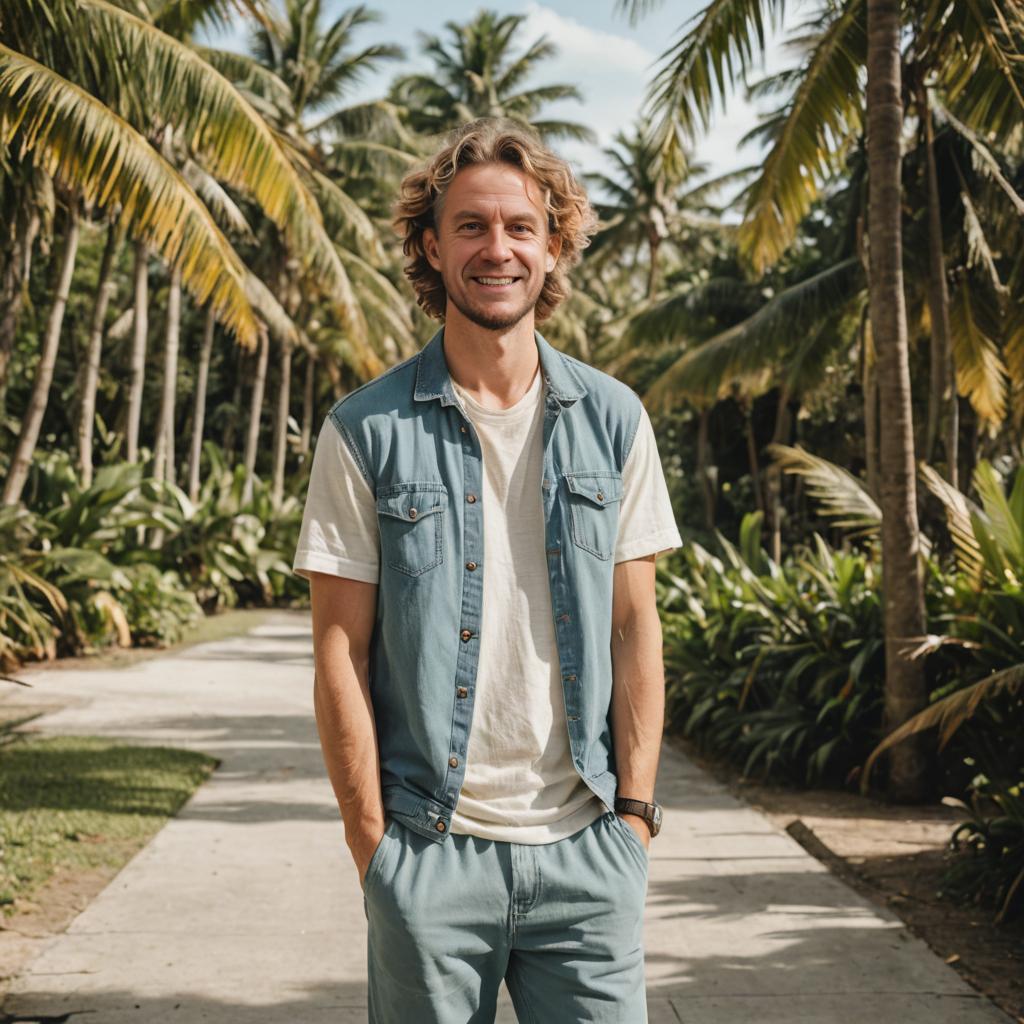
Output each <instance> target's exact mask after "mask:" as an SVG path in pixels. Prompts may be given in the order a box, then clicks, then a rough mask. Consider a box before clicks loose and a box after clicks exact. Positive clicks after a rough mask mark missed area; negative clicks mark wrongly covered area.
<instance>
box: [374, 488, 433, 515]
mask: <svg viewBox="0 0 1024 1024" xmlns="http://www.w3.org/2000/svg"><path fill="white" fill-rule="evenodd" d="M447 507H448V489H447V488H446V487H445V485H444V484H435V483H408V484H389V485H388V486H387V487H381V488H379V489H378V490H377V512H378V513H380V514H381V515H385V516H392V517H394V518H395V519H404V520H406V521H407V522H408V521H410V520H416V519H419V518H421V517H422V516H428V515H433V513H435V512H442V511H444V509H446V508H447Z"/></svg>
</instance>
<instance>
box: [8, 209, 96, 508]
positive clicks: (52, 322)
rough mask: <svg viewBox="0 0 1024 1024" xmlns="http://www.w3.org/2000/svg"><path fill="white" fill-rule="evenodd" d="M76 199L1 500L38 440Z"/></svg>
mask: <svg viewBox="0 0 1024 1024" xmlns="http://www.w3.org/2000/svg"><path fill="white" fill-rule="evenodd" d="M78 229H79V223H78V200H77V198H75V199H71V200H70V201H69V203H68V221H67V229H66V233H65V235H64V248H63V250H62V251H61V256H60V270H59V272H58V279H57V291H56V294H55V296H54V300H53V305H52V306H51V307H50V316H49V318H48V319H47V321H46V330H45V332H44V334H43V347H42V352H41V353H40V355H39V365H38V366H37V367H36V379H35V381H34V383H33V385H32V395H31V397H30V398H29V403H28V409H27V410H26V412H25V416H24V418H23V419H22V421H21V433H20V434H19V436H18V445H17V447H16V448H15V451H14V457H13V458H12V459H11V467H10V471H9V472H8V474H7V481H6V484H5V486H4V493H3V498H2V500H0V503H2V504H4V505H16V504H17V503H18V501H20V499H21V492H22V491H23V490H24V488H25V481H26V480H27V479H28V470H29V466H31V464H32V455H33V453H34V452H35V450H36V443H37V442H38V440H39V431H40V428H41V427H42V425H43V416H44V414H45V413H46V403H47V399H48V398H49V394H50V383H51V381H52V380H53V368H54V366H55V364H56V362H57V349H58V347H59V345H60V329H61V325H62V324H63V322H64V310H65V309H66V308H67V304H68V295H69V294H70V292H71V277H72V275H73V273H74V270H75V256H76V255H77V253H78Z"/></svg>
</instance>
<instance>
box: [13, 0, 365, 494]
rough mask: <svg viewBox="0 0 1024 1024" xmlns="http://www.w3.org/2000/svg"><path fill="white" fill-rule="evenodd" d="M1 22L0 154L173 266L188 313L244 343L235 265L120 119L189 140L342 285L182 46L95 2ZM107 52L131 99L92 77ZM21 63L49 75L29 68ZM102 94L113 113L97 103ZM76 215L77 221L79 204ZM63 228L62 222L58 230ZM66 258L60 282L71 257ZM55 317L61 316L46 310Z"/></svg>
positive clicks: (341, 275)
mask: <svg viewBox="0 0 1024 1024" xmlns="http://www.w3.org/2000/svg"><path fill="white" fill-rule="evenodd" d="M0 15H2V17H3V19H4V26H5V43H4V44H0V125H2V129H0V144H2V145H4V146H9V145H11V144H12V143H17V144H18V145H19V146H20V148H21V151H22V152H27V153H29V154H32V159H33V160H34V161H35V162H36V163H37V164H38V165H39V166H40V167H41V169H43V170H45V171H46V172H47V173H49V174H52V175H54V176H55V177H56V178H57V180H58V181H61V182H63V183H64V184H65V185H66V186H67V187H69V188H71V189H73V190H74V192H75V194H76V196H80V198H81V201H82V202H85V203H95V204H100V205H103V206H105V207H108V208H110V209H118V210H119V212H120V216H121V217H122V218H123V219H124V221H125V223H126V224H127V225H128V226H129V230H130V232H131V233H132V234H133V235H134V236H135V237H136V238H137V239H138V240H140V241H143V242H146V243H148V244H150V245H152V246H154V248H155V249H156V250H157V251H159V252H160V253H161V254H162V255H164V256H165V258H167V259H168V261H169V262H171V263H172V264H174V265H177V266H179V267H180V268H181V271H182V278H183V282H184V284H185V285H186V286H187V287H188V288H190V289H191V290H192V291H193V293H194V294H195V295H196V296H197V297H198V298H199V299H200V301H205V300H206V299H207V297H209V298H210V299H211V301H212V304H213V308H214V309H215V310H216V311H217V314H218V316H219V317H221V318H222V319H223V320H224V322H225V323H226V324H227V325H228V326H229V327H230V328H231V329H232V330H233V331H234V332H235V333H236V334H238V336H239V337H240V338H241V339H242V340H244V341H248V340H249V339H252V338H254V337H255V317H254V314H253V311H252V308H251V306H250V303H249V302H248V300H247V298H246V296H245V292H244V277H245V275H244V271H243V269H242V268H241V265H240V263H239V261H238V258H237V255H236V254H235V253H234V251H233V250H232V248H231V247H230V245H228V243H227V241H226V239H224V237H223V235H221V233H220V232H219V231H218V230H217V228H216V226H215V225H214V223H213V221H212V219H211V217H210V214H209V212H208V210H207V209H206V207H205V206H204V204H203V203H202V202H201V201H200V200H199V198H198V196H197V195H196V194H195V192H194V190H193V189H191V188H190V187H189V186H188V183H187V182H185V181H184V180H183V179H182V177H181V176H180V175H179V174H177V173H176V172H175V171H174V169H173V168H172V167H170V166H169V165H168V164H167V162H166V161H165V160H164V159H163V158H162V157H161V155H160V153H159V152H157V151H156V150H155V149H154V147H153V146H152V145H151V144H150V143H149V142H148V140H147V139H146V138H145V136H144V135H143V134H142V133H141V132H140V131H139V130H138V129H137V128H135V127H133V125H132V124H131V123H130V121H129V120H126V117H125V116H121V114H124V115H126V116H127V117H128V118H130V119H131V120H134V121H135V122H137V123H139V124H140V126H142V127H144V124H145V123H151V122H152V121H153V120H154V119H157V118H160V117H164V118H166V119H168V120H172V121H173V122H174V123H176V124H178V125H180V126H181V127H182V128H183V130H185V131H190V132H192V133H193V135H192V142H193V144H194V145H196V146H197V148H198V149H200V150H202V152H203V158H204V160H205V161H206V162H207V164H208V165H211V166H213V167H214V168H215V169H216V171H217V173H218V174H220V175H222V176H223V177H224V178H225V179H226V180H228V181H231V182H233V183H235V184H236V185H238V186H239V187H243V188H248V189H250V190H251V192H252V194H253V195H254V197H255V198H256V199H257V201H258V202H260V203H261V205H262V206H263V207H264V209H265V210H266V211H267V212H268V214H269V215H270V216H272V217H274V218H275V219H276V220H277V221H278V222H279V223H280V224H281V226H282V228H283V229H284V230H285V231H286V232H287V233H288V234H289V235H291V236H293V237H294V238H295V240H296V241H297V242H299V243H304V245H305V246H306V247H307V248H305V249H304V250H300V251H306V252H308V253H309V254H310V256H311V258H312V259H313V260H314V261H316V262H318V263H319V264H320V265H321V266H322V267H325V268H327V269H328V271H333V272H334V277H335V282H336V283H340V284H342V285H343V286H347V277H346V275H345V271H344V269H343V268H342V265H341V263H340V260H339V259H338V257H337V254H336V252H335V250H334V248H333V246H332V245H331V243H330V241H329V240H328V239H327V237H326V235H325V233H324V231H323V226H322V223H321V222H320V219H319V211H318V208H317V207H316V204H315V201H314V200H313V199H312V197H311V196H310V195H309V193H308V191H307V190H306V188H305V186H304V185H303V183H302V182H301V181H300V180H299V178H298V176H297V174H296V172H295V170H294V169H293V167H292V166H291V164H290V163H289V161H288V160H287V158H286V157H285V156H284V154H283V152H282V150H281V148H280V145H279V144H278V143H277V142H276V140H275V138H274V136H273V135H272V134H271V132H270V131H269V129H268V128H267V126H266V125H265V124H264V123H263V121H262V120H261V119H260V118H259V117H258V115H257V114H256V113H255V111H254V110H253V109H252V108H251V106H249V104H248V103H247V102H246V101H245V100H243V99H242V97H241V95H240V94H239V93H238V92H237V91H236V90H234V89H233V87H231V86H230V84H229V83H228V82H227V81H226V80H224V79H223V78H222V77H221V76H220V75H219V74H217V73H216V72H215V71H214V70H213V69H212V68H211V67H209V66H208V65H206V64H205V63H204V62H202V61H201V60H200V59H199V58H198V57H197V56H196V55H195V54H194V53H193V52H192V51H190V50H189V49H188V48H187V47H185V46H184V45H183V44H180V43H178V42H176V41H175V40H172V39H171V38H170V37H168V36H166V35H164V34H163V33H160V32H159V31H158V30H156V29H154V28H153V26H151V25H148V24H147V23H146V22H145V21H142V20H141V19H139V18H136V17H134V16H132V15H130V14H128V13H126V12H124V11H121V10H119V9H118V8H114V7H111V6H109V5H107V4H103V3H102V2H101V0H83V2H82V3H80V4H74V5H73V4H70V3H68V2H67V0H46V2H43V0H35V2H33V3H30V4H20V3H13V2H10V0H4V2H3V3H0ZM54 26H56V28H57V31H56V32H55V31H54ZM111 41H116V44H117V45H118V46H119V47H121V52H122V55H127V58H128V59H127V60H126V61H124V63H125V65H126V66H130V67H131V68H132V69H133V73H134V75H133V78H132V79H131V83H130V87H128V84H127V83H125V82H121V81H118V80H117V79H118V72H117V68H118V67H120V66H122V63H121V62H120V61H111V62H109V67H104V66H103V65H97V64H96V62H94V61H93V59H92V56H93V53H94V52H102V48H103V46H104V45H107V46H109V45H111ZM8 43H10V44H12V45H7V44H8ZM12 46H17V47H20V48H21V50H18V49H14V48H12ZM26 51H27V52H26ZM28 52H33V53H35V54H36V55H37V56H39V57H40V58H43V59H44V60H45V61H47V62H48V63H41V62H40V61H37V60H34V59H33V58H32V57H31V56H28ZM58 67H59V68H60V69H61V71H62V72H63V74H62V73H60V72H58V71H57V70H56V68H58ZM147 70H148V71H149V72H150V76H149V78H147ZM67 76H70V77H67ZM104 76H109V78H110V79H112V80H107V79H105V78H104ZM72 79H78V80H80V81H81V82H82V83H84V85H85V86H86V87H85V88H83V87H82V86H81V85H78V84H76V82H75V81H73V80H72ZM145 86H149V88H150V90H151V92H150V93H149V94H148V95H144V94H143V93H145V88H144V87H145ZM102 95H106V96H108V97H109V98H110V102H111V103H113V106H111V105H109V104H105V103H104V102H103V100H102V99H100V98H99V97H100V96H102ZM115 107H116V108H118V109H120V111H121V114H119V113H118V112H117V110H115ZM271 168H275V169H276V172H275V171H271ZM75 202H76V216H77V203H78V199H76V200H75ZM73 221H74V218H72V217H69V225H70V224H71V223H72V222H73ZM22 248H23V246H22ZM15 249H17V246H16V247H15ZM66 252H67V255H68V257H69V260H70V270H72V271H73V264H74V253H73V251H72V250H71V249H68V250H66ZM69 272H70V271H69ZM54 312H55V313H60V314H62V307H60V304H59V303H55V307H54ZM60 320H61V316H55V317H54V318H53V319H52V320H51V321H50V324H49V325H48V330H47V342H48V343H51V344H54V345H55V344H56V343H57V342H58V341H59V334H60ZM138 326H139V325H138V324H137V327H138ZM54 351H55V350H54ZM47 364H48V359H44V360H42V361H41V363H40V370H39V377H38V381H37V384H38V388H37V389H36V392H35V394H36V397H35V398H34V399H33V401H32V406H33V409H34V410H35V409H36V407H37V406H39V403H40V400H41V402H42V406H41V408H42V409H45V389H43V385H44V384H46V386H47V388H48V381H47V380H46V374H47ZM40 422H41V413H40V416H39V417H37V416H36V415H34V414H33V415H31V416H28V417H26V418H25V420H24V422H23V429H22V433H21V436H20V438H19V443H18V448H17V451H16V453H15V457H14V459H13V460H12V465H11V471H10V473H9V474H8V480H7V482H6V485H5V491H4V499H3V500H4V502H5V503H13V502H14V501H17V499H18V496H19V495H20V493H21V488H22V486H23V484H24V479H25V473H26V471H27V467H28V464H29V461H30V459H31V454H32V451H33V450H34V447H35V443H36V438H37V436H38V426H39V423H40Z"/></svg>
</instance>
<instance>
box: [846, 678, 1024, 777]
mask: <svg viewBox="0 0 1024 1024" xmlns="http://www.w3.org/2000/svg"><path fill="white" fill-rule="evenodd" d="M1022 687H1024V665H1011V666H1010V667H1009V668H1004V669H1002V670H1001V671H999V672H993V673H992V675H990V676H986V678H984V679H979V680H978V681H977V682H976V683H972V684H971V685H970V686H965V687H964V688H963V689H962V690H956V691H954V692H953V693H951V694H949V695H947V696H946V697H943V698H942V699H941V700H937V701H936V702H935V703H934V704H931V705H929V706H928V707H927V708H925V709H924V710H923V711H919V712H918V713H917V714H916V715H914V716H913V718H910V719H908V720H907V721H906V722H904V723H903V724H902V725H901V726H899V728H897V729H894V730H893V731H892V732H891V733H889V735H888V736H886V737H885V739H884V740H882V742H881V743H879V744H878V746H877V747H875V749H874V750H872V751H871V753H870V755H869V756H868V759H867V760H866V761H865V762H864V772H863V774H862V775H861V783H860V784H861V792H863V793H866V792H867V791H868V788H869V786H870V781H871V769H872V768H873V767H874V765H875V762H876V761H877V760H878V758H879V757H880V756H881V755H882V754H884V753H885V751H887V750H889V749H891V748H892V747H894V746H896V744H897V743H902V742H903V740H905V739H907V738H908V737H910V736H916V735H917V734H918V733H920V732H924V731H925V730H926V729H935V728H937V729H938V730H939V749H941V748H942V747H944V746H945V745H946V744H947V743H948V742H949V740H950V738H951V737H952V736H953V734H954V733H955V732H956V731H957V729H959V728H960V726H962V725H963V724H964V722H966V721H967V719H968V718H970V717H971V715H973V714H974V712H975V711H977V710H978V706H979V705H980V704H981V702H982V701H984V700H991V699H993V698H994V697H996V696H998V695H999V694H1001V693H1006V694H1015V693H1018V692H1021V688H1022Z"/></svg>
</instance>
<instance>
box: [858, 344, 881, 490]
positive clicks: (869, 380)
mask: <svg viewBox="0 0 1024 1024" xmlns="http://www.w3.org/2000/svg"><path fill="white" fill-rule="evenodd" d="M861 347H862V349H863V347H864V344H863V342H862V345H861ZM861 380H862V382H863V384H862V390H863V392H864V472H865V475H866V477H867V481H866V482H867V488H868V493H869V494H870V495H871V497H873V498H874V499H875V500H876V501H877V500H878V373H877V372H876V366H875V363H874V360H872V359H869V358H868V354H867V352H864V355H863V370H862V374H861Z"/></svg>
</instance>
